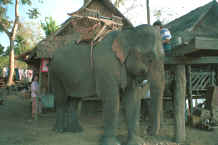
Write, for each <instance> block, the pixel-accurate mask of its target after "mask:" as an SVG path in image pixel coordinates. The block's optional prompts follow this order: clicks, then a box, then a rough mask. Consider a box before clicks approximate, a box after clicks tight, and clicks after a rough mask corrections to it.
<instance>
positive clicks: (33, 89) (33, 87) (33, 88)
mask: <svg viewBox="0 0 218 145" xmlns="http://www.w3.org/2000/svg"><path fill="white" fill-rule="evenodd" d="M38 92H39V84H38V82H37V81H33V82H32V84H31V96H32V97H33V98H35V97H36V96H37V95H38ZM38 97H39V96H38Z"/></svg>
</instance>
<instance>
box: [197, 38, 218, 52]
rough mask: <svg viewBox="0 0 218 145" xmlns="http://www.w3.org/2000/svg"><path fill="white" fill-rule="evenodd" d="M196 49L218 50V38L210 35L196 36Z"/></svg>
mask: <svg viewBox="0 0 218 145" xmlns="http://www.w3.org/2000/svg"><path fill="white" fill-rule="evenodd" d="M195 49H196V50H202V49H203V50H218V39H215V38H209V37H195Z"/></svg>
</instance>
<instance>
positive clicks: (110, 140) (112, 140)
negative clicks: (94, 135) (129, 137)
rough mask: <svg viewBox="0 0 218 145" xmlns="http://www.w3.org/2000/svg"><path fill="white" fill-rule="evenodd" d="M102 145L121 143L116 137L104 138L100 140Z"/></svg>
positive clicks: (118, 144) (117, 144)
mask: <svg viewBox="0 0 218 145" xmlns="http://www.w3.org/2000/svg"><path fill="white" fill-rule="evenodd" d="M100 145H120V142H119V141H118V140H117V138H116V137H115V136H113V137H106V136H103V137H102V138H101V140H100Z"/></svg>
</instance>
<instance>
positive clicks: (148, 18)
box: [146, 0, 151, 25]
mask: <svg viewBox="0 0 218 145" xmlns="http://www.w3.org/2000/svg"><path fill="white" fill-rule="evenodd" d="M146 1H147V21H148V24H149V25H150V24H151V22H150V7H149V0H146Z"/></svg>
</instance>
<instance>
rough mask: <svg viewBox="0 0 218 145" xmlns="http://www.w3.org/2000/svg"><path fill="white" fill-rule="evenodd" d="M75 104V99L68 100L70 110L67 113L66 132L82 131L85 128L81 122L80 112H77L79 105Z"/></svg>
mask: <svg viewBox="0 0 218 145" xmlns="http://www.w3.org/2000/svg"><path fill="white" fill-rule="evenodd" d="M73 105H75V104H73V101H72V100H70V101H68V105H67V107H68V111H67V114H66V127H65V131H66V132H81V131H82V130H83V129H82V127H81V125H80V122H79V119H78V118H79V117H78V114H77V113H76V111H75V110H76V109H75V107H76V106H77V105H76V106H73Z"/></svg>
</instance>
